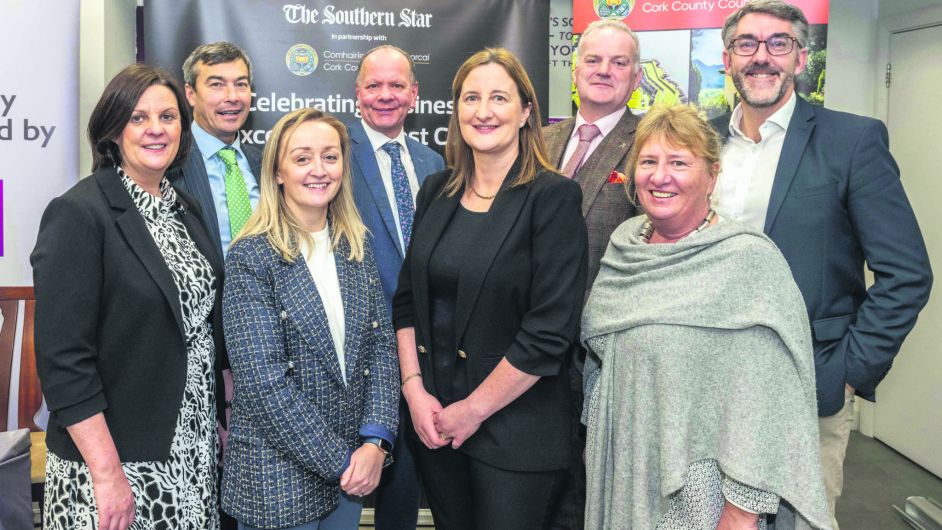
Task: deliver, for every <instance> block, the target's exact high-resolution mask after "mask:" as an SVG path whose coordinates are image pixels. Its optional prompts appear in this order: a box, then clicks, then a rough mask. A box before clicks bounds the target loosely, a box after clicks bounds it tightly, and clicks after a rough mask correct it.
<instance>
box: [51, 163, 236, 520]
mask: <svg viewBox="0 0 942 530" xmlns="http://www.w3.org/2000/svg"><path fill="white" fill-rule="evenodd" d="M118 174H119V175H120V176H121V181H122V182H123V183H124V186H125V188H127V190H128V193H130V195H131V199H132V200H133V201H134V204H135V205H136V206H137V209H138V210H139V211H140V212H141V215H142V216H143V217H144V221H145V222H146V224H147V229H148V231H150V234H151V236H152V237H153V238H154V242H155V243H157V247H158V248H159V249H160V253H161V254H162V255H163V257H164V261H166V263H167V267H168V268H169V269H170V272H171V273H172V276H173V280H174V283H175V284H176V287H177V291H178V292H179V300H180V307H181V309H182V315H183V323H184V327H185V329H186V344H187V351H186V353H187V369H186V385H185V388H184V390H183V401H182V402H181V404H180V414H179V416H178V417H177V423H176V428H175V430H174V435H173V441H172V443H171V446H170V458H169V459H168V460H167V461H166V462H126V463H123V464H122V467H123V468H124V474H125V475H126V476H127V478H128V482H129V483H130V485H131V490H132V491H133V493H134V499H135V503H136V505H137V513H136V515H135V518H134V524H133V525H132V526H131V528H132V529H135V530H150V529H173V530H177V529H180V530H184V529H193V530H196V529H200V530H203V529H216V528H218V527H219V514H218V512H217V503H216V493H215V491H216V490H215V483H216V443H217V440H216V419H215V418H216V402H215V397H214V396H215V376H214V372H213V365H214V360H215V348H214V345H213V339H212V332H211V328H210V324H209V322H208V317H209V314H210V312H211V311H212V309H213V300H214V298H215V289H214V287H213V281H214V275H213V270H212V268H211V266H210V264H209V262H208V261H207V260H206V258H205V257H204V256H203V255H202V254H201V253H200V252H199V250H198V249H197V248H196V244H195V243H194V242H193V240H192V239H191V238H190V236H189V235H188V234H187V231H186V228H185V227H184V225H183V223H182V222H181V221H180V220H179V219H178V218H177V216H176V214H175V213H174V211H175V209H176V207H177V195H176V192H174V190H173V188H172V187H171V186H170V183H169V181H167V179H166V178H164V179H163V180H162V181H161V182H160V193H161V197H155V196H153V195H151V194H149V193H147V192H146V191H144V190H143V189H142V188H141V187H140V186H138V185H137V184H135V183H134V181H133V180H131V179H130V178H129V177H128V176H127V174H126V173H125V172H124V171H123V170H121V168H118ZM43 528H45V529H47V530H48V529H57V530H58V529H63V530H65V529H68V530H85V529H88V530H96V529H97V528H98V511H97V508H96V506H95V492H94V489H93V485H92V479H91V474H90V473H89V470H88V466H86V465H85V464H84V463H80V462H71V461H68V460H64V459H62V458H59V457H58V456H56V455H55V454H53V453H52V452H50V453H49V454H48V458H47V461H46V486H45V504H44V521H43Z"/></svg>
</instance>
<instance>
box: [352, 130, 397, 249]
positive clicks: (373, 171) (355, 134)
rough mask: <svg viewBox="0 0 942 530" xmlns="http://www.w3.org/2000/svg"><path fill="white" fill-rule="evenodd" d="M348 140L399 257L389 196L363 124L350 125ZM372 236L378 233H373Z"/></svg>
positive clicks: (394, 220) (394, 221) (355, 161)
mask: <svg viewBox="0 0 942 530" xmlns="http://www.w3.org/2000/svg"><path fill="white" fill-rule="evenodd" d="M350 141H351V143H352V145H353V157H354V163H356V164H357V165H358V166H359V168H360V174H361V175H363V180H364V181H365V182H366V187H367V189H369V190H370V195H371V196H372V197H373V203H374V204H375V205H376V211H378V212H379V216H380V218H381V219H382V220H383V226H385V227H386V235H387V237H389V238H390V239H391V240H392V241H393V243H395V247H396V249H397V250H398V251H399V257H400V258H402V257H403V256H404V255H405V254H404V252H403V251H402V245H401V244H400V243H399V231H398V230H397V229H396V219H395V218H394V217H393V213H392V209H391V208H390V207H389V198H388V197H387V196H386V186H384V185H383V177H382V176H381V175H380V172H379V165H378V164H377V163H376V154H375V153H374V152H373V145H372V144H371V143H370V140H369V138H367V136H366V132H365V131H363V126H362V125H360V124H359V123H355V124H353V125H351V126H350ZM373 236H374V237H376V236H378V234H373Z"/></svg>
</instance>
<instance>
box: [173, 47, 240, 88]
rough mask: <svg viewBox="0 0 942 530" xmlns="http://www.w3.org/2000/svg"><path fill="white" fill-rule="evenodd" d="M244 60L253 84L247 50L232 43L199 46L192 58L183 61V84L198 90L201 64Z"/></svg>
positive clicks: (210, 64) (193, 52) (192, 53)
mask: <svg viewBox="0 0 942 530" xmlns="http://www.w3.org/2000/svg"><path fill="white" fill-rule="evenodd" d="M239 59H242V61H243V62H244V63H245V68H246V69H247V70H248V71H249V84H251V83H252V61H250V60H249V56H248V55H246V54H245V50H243V49H242V48H240V47H238V46H236V45H235V44H232V43H231V42H225V41H219V42H212V43H209V44H203V45H201V46H197V47H196V49H194V50H193V51H192V52H190V56H189V57H187V58H186V60H185V61H183V82H184V83H186V84H188V85H190V86H191V87H193V88H196V77H197V76H198V75H199V72H198V71H197V70H198V69H199V65H200V63H203V64H205V65H206V66H213V65H214V64H223V63H231V62H232V61H237V60H239Z"/></svg>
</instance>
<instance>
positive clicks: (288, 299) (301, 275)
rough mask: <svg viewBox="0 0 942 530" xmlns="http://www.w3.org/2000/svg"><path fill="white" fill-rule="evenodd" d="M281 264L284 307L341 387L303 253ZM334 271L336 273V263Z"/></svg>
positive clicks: (320, 304)
mask: <svg viewBox="0 0 942 530" xmlns="http://www.w3.org/2000/svg"><path fill="white" fill-rule="evenodd" d="M281 266H282V267H284V278H285V283H284V285H283V286H281V287H282V289H283V290H284V291H285V293H286V296H284V303H285V310H286V311H287V312H288V314H289V315H292V320H294V322H295V325H296V326H297V330H298V332H299V333H300V334H301V337H302V338H303V339H304V341H305V342H306V343H307V345H308V348H309V350H310V351H311V352H312V355H313V356H315V357H318V358H319V359H318V360H319V362H321V363H323V365H324V366H325V367H326V368H327V372H328V373H329V374H330V376H331V377H333V378H334V380H336V381H337V382H338V383H339V384H340V385H341V386H343V385H344V381H343V374H341V373H340V361H338V360H337V350H336V348H334V340H333V337H331V335H330V326H329V325H328V323H327V313H326V312H325V311H324V303H323V301H321V296H320V293H318V292H317V285H316V284H315V283H314V278H313V277H311V271H310V270H309V269H308V268H307V263H306V262H305V261H304V256H303V255H302V256H299V257H298V258H297V259H295V260H294V262H293V263H288V262H285V261H282V262H281ZM337 273H338V275H339V274H340V270H339V266H338V270H337ZM341 285H343V284H342V283H341ZM345 325H346V323H345Z"/></svg>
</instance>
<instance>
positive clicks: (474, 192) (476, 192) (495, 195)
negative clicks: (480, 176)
mask: <svg viewBox="0 0 942 530" xmlns="http://www.w3.org/2000/svg"><path fill="white" fill-rule="evenodd" d="M471 193H473V194H474V196H475V197H477V198H478V199H484V200H485V201H489V200H491V199H493V198H494V197H497V194H496V193H495V194H494V195H481V194H480V193H478V190H476V189H474V186H471Z"/></svg>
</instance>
